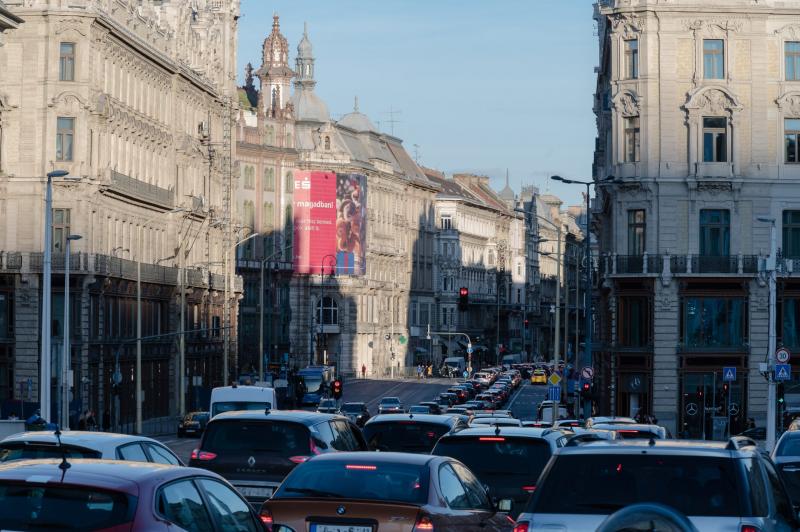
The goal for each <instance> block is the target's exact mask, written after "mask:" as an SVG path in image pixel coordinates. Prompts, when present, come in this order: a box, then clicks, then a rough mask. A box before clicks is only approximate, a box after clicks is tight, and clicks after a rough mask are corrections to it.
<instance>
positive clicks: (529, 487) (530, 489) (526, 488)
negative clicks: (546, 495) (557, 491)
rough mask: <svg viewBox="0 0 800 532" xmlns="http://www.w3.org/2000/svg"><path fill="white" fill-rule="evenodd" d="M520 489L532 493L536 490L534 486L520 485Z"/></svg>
mask: <svg viewBox="0 0 800 532" xmlns="http://www.w3.org/2000/svg"><path fill="white" fill-rule="evenodd" d="M522 491H527V492H528V493H533V492H534V491H536V486H522Z"/></svg>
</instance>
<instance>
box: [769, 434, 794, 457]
mask: <svg viewBox="0 0 800 532" xmlns="http://www.w3.org/2000/svg"><path fill="white" fill-rule="evenodd" d="M778 443H779V444H780V445H778V449H777V450H776V451H775V455H776V456H800V438H798V437H788V438H787V437H784V438H781V441H780V442H778Z"/></svg>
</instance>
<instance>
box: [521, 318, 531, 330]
mask: <svg viewBox="0 0 800 532" xmlns="http://www.w3.org/2000/svg"><path fill="white" fill-rule="evenodd" d="M522 323H523V324H524V325H525V328H526V329H527V328H528V324H529V323H530V322H529V321H528V318H525V321H523V322H522Z"/></svg>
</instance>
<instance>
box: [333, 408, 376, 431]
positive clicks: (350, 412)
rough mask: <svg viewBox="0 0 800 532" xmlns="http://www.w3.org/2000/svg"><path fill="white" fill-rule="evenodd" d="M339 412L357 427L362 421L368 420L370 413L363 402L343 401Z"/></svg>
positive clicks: (361, 424)
mask: <svg viewBox="0 0 800 532" xmlns="http://www.w3.org/2000/svg"><path fill="white" fill-rule="evenodd" d="M340 413H341V414H342V415H343V416H344V417H346V418H347V419H349V420H350V421H352V422H353V423H355V424H356V426H357V427H363V426H364V423H366V422H367V421H369V418H370V413H369V410H367V405H366V404H365V403H345V404H343V405H342V408H341V409H340Z"/></svg>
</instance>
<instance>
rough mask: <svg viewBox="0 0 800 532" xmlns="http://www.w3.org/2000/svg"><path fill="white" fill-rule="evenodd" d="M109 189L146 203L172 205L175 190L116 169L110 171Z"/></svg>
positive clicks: (173, 203)
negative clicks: (152, 183) (135, 177)
mask: <svg viewBox="0 0 800 532" xmlns="http://www.w3.org/2000/svg"><path fill="white" fill-rule="evenodd" d="M109 188H110V189H111V190H113V191H114V192H117V193H119V194H122V195H125V196H129V197H132V198H137V199H141V200H144V201H147V202H148V203H153V204H156V205H161V206H164V207H172V206H174V205H175V191H174V190H169V189H166V188H161V187H159V186H157V185H151V184H150V183H145V182H144V181H139V180H138V179H134V178H132V177H130V176H127V175H125V174H121V173H119V172H117V171H114V170H112V171H111V184H110V186H109Z"/></svg>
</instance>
